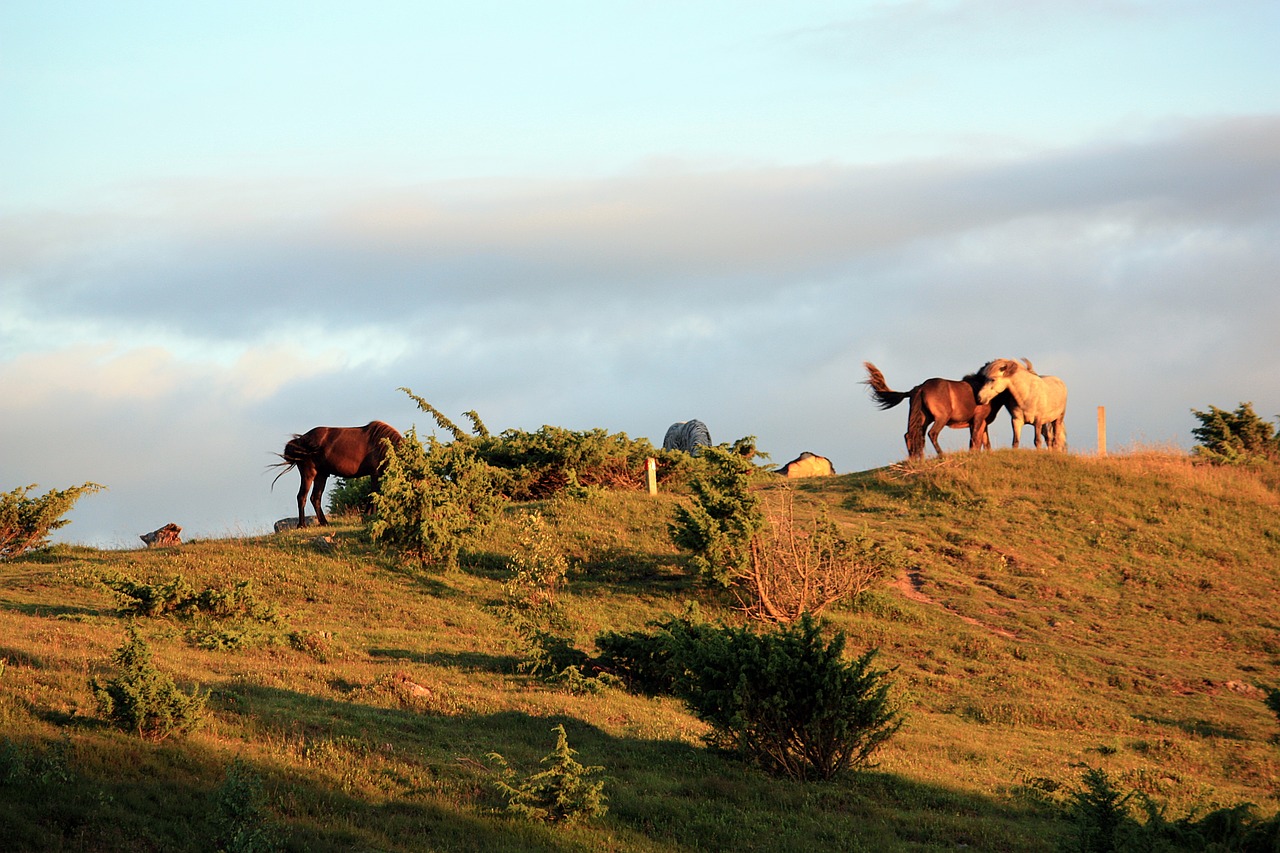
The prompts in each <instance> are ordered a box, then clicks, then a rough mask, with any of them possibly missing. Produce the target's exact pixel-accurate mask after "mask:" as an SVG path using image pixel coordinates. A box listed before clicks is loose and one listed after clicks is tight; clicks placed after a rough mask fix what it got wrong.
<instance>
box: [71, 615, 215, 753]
mask: <svg viewBox="0 0 1280 853" xmlns="http://www.w3.org/2000/svg"><path fill="white" fill-rule="evenodd" d="M111 662H112V664H114V665H115V666H116V667H117V668H118V670H119V672H118V673H117V674H116V676H115V677H113V678H111V679H108V680H107V681H105V682H99V681H98V680H97V679H93V680H91V681H90V685H89V686H90V688H91V689H92V690H93V694H94V696H95V698H96V699H97V702H98V711H99V713H101V714H102V715H103V716H104V717H105V718H106V719H107V720H108V721H109V722H110V723H111V724H112V725H114V726H115V727H116V728H118V729H121V730H123V731H126V732H132V733H133V734H136V735H138V736H139V737H141V738H143V739H145V740H152V741H162V740H164V739H165V738H167V737H169V736H170V735H175V734H182V733H184V732H186V731H189V730H191V729H193V728H195V727H196V726H197V725H199V723H200V721H201V718H202V716H203V712H204V705H205V696H204V695H203V694H201V693H200V692H199V691H197V692H195V693H192V694H187V693H184V692H183V691H182V690H180V689H179V688H178V687H177V686H176V685H175V684H174V683H173V679H172V678H171V677H170V676H169V675H167V674H165V673H162V672H160V670H158V669H157V668H156V666H155V664H154V663H153V662H152V659H151V649H150V647H149V646H148V645H147V643H146V641H144V640H143V639H142V637H141V636H139V635H138V631H137V629H136V627H135V626H133V625H130V626H129V628H128V633H127V635H126V638H125V643H124V645H122V646H121V647H120V648H118V649H116V651H115V654H114V655H112V657H111Z"/></svg>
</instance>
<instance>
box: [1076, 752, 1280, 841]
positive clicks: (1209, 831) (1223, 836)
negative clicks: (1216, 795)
mask: <svg viewBox="0 0 1280 853" xmlns="http://www.w3.org/2000/svg"><path fill="white" fill-rule="evenodd" d="M1082 783H1083V784H1082V787H1081V788H1079V789H1077V790H1075V791H1073V792H1072V793H1071V795H1070V797H1069V799H1068V802H1067V813H1068V817H1069V818H1070V820H1071V823H1072V826H1073V829H1074V832H1073V834H1072V835H1071V836H1069V837H1068V838H1067V840H1066V842H1065V843H1064V844H1063V845H1062V847H1063V849H1064V850H1069V851H1072V852H1073V853H1129V851H1134V850H1141V851H1147V850H1149V851H1188V853H1191V851H1197V853H1198V851H1204V850H1222V851H1229V850H1236V851H1245V853H1253V851H1257V853H1271V852H1272V851H1275V850H1278V849H1280V815H1274V816H1272V817H1271V818H1259V817H1257V815H1255V814H1254V807H1253V805H1252V804H1250V803H1241V804H1239V805H1235V806H1227V807H1225V808H1219V809H1215V810H1214V811H1211V812H1209V813H1208V814H1206V815H1203V816H1202V817H1198V818H1197V817H1195V816H1193V815H1187V816H1185V817H1181V818H1178V819H1176V820H1172V821H1171V820H1169V819H1167V818H1166V817H1165V809H1164V807H1163V806H1162V805H1160V804H1159V803H1157V802H1155V801H1154V800H1152V799H1151V798H1150V797H1149V796H1147V795H1146V794H1144V793H1142V792H1140V791H1129V792H1128V793H1123V794H1122V793H1121V792H1120V791H1119V790H1118V789H1117V788H1116V787H1115V785H1113V784H1112V782H1111V779H1110V778H1109V777H1108V776H1107V774H1106V772H1105V771H1103V770H1100V769H1098V768H1089V769H1087V770H1086V771H1085V772H1084V775H1083V777H1082Z"/></svg>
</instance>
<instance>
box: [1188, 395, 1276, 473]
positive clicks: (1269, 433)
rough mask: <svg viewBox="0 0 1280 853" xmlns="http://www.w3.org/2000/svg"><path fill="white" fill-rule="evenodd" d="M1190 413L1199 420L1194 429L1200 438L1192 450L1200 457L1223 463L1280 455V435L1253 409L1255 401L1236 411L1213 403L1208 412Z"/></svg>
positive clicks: (1239, 462) (1193, 432)
mask: <svg viewBox="0 0 1280 853" xmlns="http://www.w3.org/2000/svg"><path fill="white" fill-rule="evenodd" d="M1191 413H1192V414H1193V415H1195V416H1196V419H1197V420H1199V421H1200V426H1198V427H1196V428H1195V429H1193V430H1191V434H1192V435H1194V436H1195V437H1196V440H1197V441H1198V442H1199V444H1197V445H1196V446H1195V447H1194V448H1192V450H1191V452H1192V453H1193V454H1195V455H1196V456H1198V457H1200V458H1201V459H1205V460H1208V461H1209V462H1213V463H1216V464H1220V465H1239V464H1244V463H1249V462H1260V461H1266V460H1275V459H1280V438H1278V437H1277V436H1276V434H1275V428H1274V427H1273V426H1272V425H1271V424H1270V423H1269V422H1267V421H1264V420H1263V419H1262V418H1260V417H1258V415H1257V414H1255V413H1254V411H1253V404H1252V403H1241V404H1240V405H1239V406H1237V407H1236V410H1235V411H1234V412H1228V411H1226V410H1225V409H1219V408H1218V407H1217V406H1210V407H1209V411H1207V412H1200V411H1197V410H1195V409H1192V410H1191Z"/></svg>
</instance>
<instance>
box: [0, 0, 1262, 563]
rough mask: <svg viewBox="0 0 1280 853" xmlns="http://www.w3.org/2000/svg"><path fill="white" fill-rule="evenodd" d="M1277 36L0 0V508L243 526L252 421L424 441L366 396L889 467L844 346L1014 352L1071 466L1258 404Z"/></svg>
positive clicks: (908, 355) (1123, 7)
mask: <svg viewBox="0 0 1280 853" xmlns="http://www.w3.org/2000/svg"><path fill="white" fill-rule="evenodd" d="M1278 38H1280V6H1278V5H1277V4H1275V3H1273V2H1269V0H1266V1H1265V2H1264V0H1256V2H1233V0H1224V2H1215V3H1203V2H1178V1H1177V0H1172V2H1122V0H1090V1H1089V2H1081V0H1072V2H1067V0H1061V2H1058V0H1045V2H1027V1H1026V0H1022V1H1021V2H1015V0H956V1H955V2H927V0H918V2H875V3H857V2H845V3H835V2H814V3H805V2H791V3H786V4H782V3H753V2H733V3H698V2H684V3H643V4H641V3H598V2H597V3H585V2H583V3H555V2H552V3H540V4H529V3H515V2H508V3H467V4H437V3H381V2H372V3H362V4H358V5H357V4H347V3H277V2H256V3H252V4H250V3H216V4H214V3H201V4H172V3H160V2H155V3H128V2H113V3H110V4H103V3H87V2H86V3H57V4H51V3H35V2H26V1H25V0H11V2H8V3H5V4H4V5H3V6H0V164H3V165H0V399H3V400H4V401H5V405H4V408H3V410H0V442H2V443H3V446H5V447H6V448H9V450H7V451H6V452H5V453H4V455H3V457H0V489H4V490H8V489H10V488H14V487H16V486H20V485H26V484H28V483H38V484H40V486H41V488H42V489H43V488H54V487H59V488H60V487H65V486H67V485H72V484H78V483H81V482H84V481H85V480H95V481H97V482H101V483H104V484H105V485H107V486H108V487H109V491H107V492H104V493H101V494H99V495H95V496H92V497H89V498H86V499H84V500H83V501H82V503H81V505H80V506H79V507H78V508H77V509H76V510H75V512H74V513H73V514H72V516H71V517H72V519H73V524H72V525H70V526H69V527H67V528H65V530H64V532H63V533H62V534H61V538H63V539H66V540H69V541H87V542H92V543H95V544H119V545H127V546H132V545H133V544H134V543H136V542H137V540H136V536H137V535H138V534H140V533H143V532H146V531H148V530H152V529H155V528H156V527H159V526H160V525H162V524H164V523H166V522H169V521H173V522H176V523H178V524H180V525H182V526H183V527H184V528H185V530H186V533H187V535H188V537H190V536H208V535H226V534H235V533H241V532H243V533H254V532H259V531H260V530H263V529H266V528H267V527H268V526H269V524H270V523H271V522H272V521H274V519H276V518H279V517H282V516H285V515H288V514H289V511H290V506H291V504H292V502H293V492H294V490H295V488H296V486H294V485H293V484H291V483H290V484H286V482H285V481H284V480H281V482H280V483H279V484H277V486H276V488H275V489H274V491H273V490H271V489H270V487H269V477H268V476H266V474H265V466H266V465H267V464H268V463H269V462H270V461H271V460H272V459H273V458H274V457H272V455H271V454H272V453H274V452H276V451H278V450H279V449H280V448H281V447H283V444H284V441H285V440H287V438H288V437H289V435H290V434H291V433H293V432H301V431H304V430H306V429H308V428H310V427H311V426H315V425H318V424H331V425H344V424H359V423H364V422H366V421H368V420H370V419H372V418H381V419H384V420H388V421H390V422H392V423H394V424H396V425H397V426H400V427H401V428H407V427H408V426H410V425H413V424H415V423H416V424H417V425H418V426H419V427H420V429H422V430H424V431H425V430H428V429H430V427H431V422H430V419H428V418H426V417H425V416H423V415H422V414H421V413H420V412H418V411H417V410H416V408H415V407H414V406H413V405H412V402H411V401H410V400H409V399H408V398H407V397H405V395H403V394H402V393H400V392H398V391H397V390H396V389H397V388H398V387H400V386H408V387H410V388H412V389H413V390H414V392H415V393H417V394H419V395H421V396H423V397H425V398H426V399H428V400H430V401H431V402H432V403H433V404H435V405H436V406H437V407H438V408H440V409H441V410H443V411H445V412H446V413H449V414H451V415H453V416H457V415H460V414H461V413H462V412H463V411H466V410H468V409H475V410H477V411H478V412H479V413H480V415H481V416H482V417H483V418H484V419H485V421H486V423H487V424H488V425H489V426H490V428H492V429H497V430H500V429H505V428H509V427H512V428H521V429H536V428H537V427H538V426H540V425H542V424H555V425H560V426H566V427H570V428H574V429H586V428H591V427H604V428H606V429H609V430H613V431H624V432H627V433H628V434H630V435H633V436H647V437H650V438H651V439H654V440H655V441H660V440H661V436H662V434H663V432H664V431H665V429H666V427H667V425H668V424H670V423H671V422H673V421H676V420H685V419H688V418H691V417H698V418H700V419H702V420H704V421H706V422H707V423H708V425H709V426H710V428H711V431H712V436H713V438H715V439H716V440H717V441H720V440H726V441H727V440H732V439H734V438H737V437H739V436H742V435H748V434H751V435H756V436H757V437H758V438H759V439H760V444H761V447H762V449H764V450H766V451H767V452H769V453H770V454H771V456H772V457H773V459H774V461H776V462H779V463H781V462H785V461H786V460H788V459H790V458H792V457H794V456H796V455H798V454H799V453H800V452H801V451H805V450H809V451H813V452H817V453H822V454H824V455H827V456H829V457H831V459H832V460H833V462H834V463H835V465H836V468H837V470H839V471H849V470H858V469H863V468H870V467H875V466H879V465H885V464H889V463H891V462H894V461H897V460H899V459H901V458H902V457H903V455H904V448H903V444H902V438H901V435H902V431H903V429H904V427H905V420H906V412H905V410H903V409H896V410H893V411H890V412H880V411H878V410H876V409H875V408H874V407H873V406H872V405H871V403H870V402H869V401H868V400H867V399H866V395H865V389H863V387H862V386H861V385H859V384H858V383H859V382H860V381H861V380H862V379H863V378H865V374H864V373H863V371H862V367H861V363H862V361H864V360H871V361H874V362H875V363H876V364H877V365H879V366H880V368H881V369H882V370H883V371H884V372H885V374H886V376H887V377H888V380H889V382H890V384H891V385H893V387H895V388H900V389H904V390H905V389H907V388H910V387H911V386H912V385H914V384H917V383H919V382H921V381H923V380H924V379H926V378H928V377H930V376H948V377H957V378H958V377H959V376H960V375H962V374H964V373H966V372H969V371H972V370H974V369H975V368H977V367H978V366H979V365H981V364H982V363H983V362H985V361H987V360H989V359H991V358H996V357H1012V358H1020V357H1024V356H1025V357H1029V358H1031V359H1032V360H1033V362H1034V363H1035V364H1036V367H1037V368H1038V369H1039V370H1041V371H1042V372H1044V373H1053V374H1057V375H1060V376H1062V377H1063V378H1064V380H1065V381H1066V382H1067V384H1068V387H1069V389H1070V391H1071V403H1070V405H1069V409H1068V436H1069V441H1070V444H1071V446H1072V448H1073V450H1075V451H1077V452H1086V453H1087V452H1091V451H1092V450H1093V448H1094V446H1095V434H1094V429H1093V423H1094V415H1095V410H1096V407H1097V406H1100V405H1105V406H1106V407H1107V410H1108V427H1109V436H1108V438H1109V444H1110V446H1111V448H1112V449H1115V448H1116V447H1118V446H1124V445H1126V444H1135V443H1150V444H1171V445H1177V446H1182V447H1186V446H1189V444H1190V441H1191V438H1190V429H1191V428H1192V427H1193V426H1194V425H1195V421H1194V418H1193V416H1192V415H1191V412H1190V410H1191V409H1192V408H1198V409H1204V408H1207V407H1208V406H1209V405H1218V406H1221V407H1228V408H1231V407H1234V406H1235V405H1236V404H1237V403H1239V402H1241V401H1245V400H1250V401H1252V402H1253V403H1254V404H1255V407H1256V409H1257V410H1258V411H1259V413H1260V414H1263V415H1264V416H1266V417H1272V416H1275V415H1276V414H1278V413H1280V371H1277V369H1276V367H1277V365H1276V361H1277V354H1278V353H1280V348H1278V347H1277V345H1276V344H1275V325H1276V321H1277V319H1280V295H1277V294H1278V292H1280V288H1277V287H1276V284H1277V272H1280V240H1277V237H1280V59H1278V58H1277V52H1276V50H1275V44H1276V43H1277V39H1278ZM995 435H996V442H997V446H1007V445H1008V428H1007V425H1005V424H1004V423H1002V424H1001V425H1000V426H998V427H997V429H996V433H995ZM947 436H948V438H947V439H946V442H947V443H946V444H945V446H947V447H949V448H951V449H957V448H959V447H961V446H962V445H963V436H962V435H961V433H960V432H958V431H948V432H947ZM1027 437H1029V433H1028V435H1027V436H1024V438H1027Z"/></svg>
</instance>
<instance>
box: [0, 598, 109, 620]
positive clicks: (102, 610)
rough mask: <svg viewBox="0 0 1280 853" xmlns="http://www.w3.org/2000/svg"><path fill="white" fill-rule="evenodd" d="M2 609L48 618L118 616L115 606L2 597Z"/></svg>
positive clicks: (0, 606) (0, 601)
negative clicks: (37, 602)
mask: <svg viewBox="0 0 1280 853" xmlns="http://www.w3.org/2000/svg"><path fill="white" fill-rule="evenodd" d="M0 610H8V611H11V612H13V613H21V614H22V615H23V616H40V617H44V618H46V619H50V618H52V619H58V618H64V619H65V618H68V617H74V616H117V615H119V611H118V610H116V608H114V607H78V606H76V605H73V604H34V603H23V602H20V601H10V600H8V599H0Z"/></svg>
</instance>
